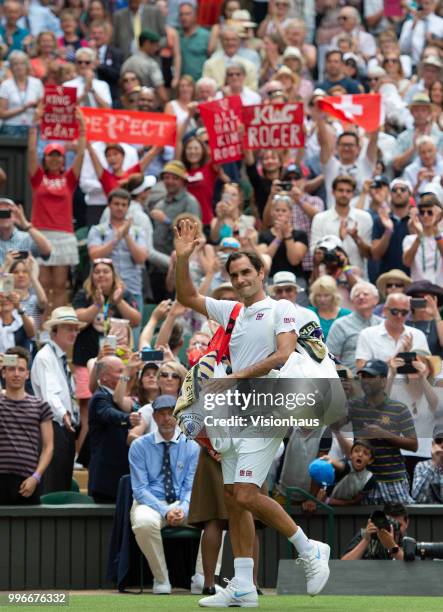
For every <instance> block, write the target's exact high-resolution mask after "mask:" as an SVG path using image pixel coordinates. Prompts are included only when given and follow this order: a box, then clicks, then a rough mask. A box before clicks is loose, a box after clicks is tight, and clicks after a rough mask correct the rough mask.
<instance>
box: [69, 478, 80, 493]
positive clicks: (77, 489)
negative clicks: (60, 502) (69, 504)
mask: <svg viewBox="0 0 443 612" xmlns="http://www.w3.org/2000/svg"><path fill="white" fill-rule="evenodd" d="M71 491H74V492H75V493H80V487H79V486H78V482H77V481H76V479H75V478H73V479H72V480H71Z"/></svg>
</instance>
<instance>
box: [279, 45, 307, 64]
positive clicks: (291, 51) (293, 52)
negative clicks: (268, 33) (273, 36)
mask: <svg viewBox="0 0 443 612" xmlns="http://www.w3.org/2000/svg"><path fill="white" fill-rule="evenodd" d="M288 57H296V58H297V59H298V60H300V61H302V60H303V55H302V54H301V51H300V49H298V48H297V47H290V46H289V47H286V49H285V50H284V52H283V59H284V60H285V59H287V58H288Z"/></svg>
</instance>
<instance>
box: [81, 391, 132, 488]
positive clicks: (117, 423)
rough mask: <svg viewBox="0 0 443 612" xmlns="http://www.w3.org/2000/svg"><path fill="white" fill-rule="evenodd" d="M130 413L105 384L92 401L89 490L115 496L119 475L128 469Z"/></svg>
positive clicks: (90, 410) (90, 413) (90, 406)
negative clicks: (123, 409)
mask: <svg viewBox="0 0 443 612" xmlns="http://www.w3.org/2000/svg"><path fill="white" fill-rule="evenodd" d="M129 427H130V425H129V415H128V414H126V413H125V412H122V411H121V410H120V408H119V407H118V406H117V404H115V403H114V401H113V399H112V395H111V393H110V392H109V391H107V390H106V389H103V388H102V387H101V388H100V389H99V390H98V391H96V392H95V393H94V395H93V396H92V397H91V399H90V401H89V439H90V445H91V461H90V463H89V483H88V493H89V495H93V494H94V493H101V494H102V495H109V496H113V497H116V496H117V488H118V483H119V480H120V478H121V477H122V476H123V475H124V474H128V472H129V463H128V450H129V448H128V445H127V443H126V438H127V435H128V429H129Z"/></svg>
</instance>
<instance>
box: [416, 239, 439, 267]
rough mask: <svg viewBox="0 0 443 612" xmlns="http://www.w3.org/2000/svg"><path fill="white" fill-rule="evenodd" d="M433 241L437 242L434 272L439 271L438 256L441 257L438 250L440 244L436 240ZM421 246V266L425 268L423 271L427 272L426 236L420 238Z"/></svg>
mask: <svg viewBox="0 0 443 612" xmlns="http://www.w3.org/2000/svg"><path fill="white" fill-rule="evenodd" d="M433 242H434V244H435V251H434V266H433V267H434V272H437V268H438V258H439V255H440V252H439V250H438V246H437V243H436V242H435V240H434V241H433ZM420 247H421V267H422V269H423V272H426V256H425V239H424V238H421V239H420Z"/></svg>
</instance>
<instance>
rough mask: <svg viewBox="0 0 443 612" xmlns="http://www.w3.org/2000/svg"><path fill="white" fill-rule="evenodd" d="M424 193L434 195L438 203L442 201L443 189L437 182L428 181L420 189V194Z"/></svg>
mask: <svg viewBox="0 0 443 612" xmlns="http://www.w3.org/2000/svg"><path fill="white" fill-rule="evenodd" d="M425 193H432V194H433V195H435V196H436V198H437V199H438V201H439V202H440V205H441V204H442V203H443V189H442V188H441V187H440V185H439V184H438V183H434V182H432V183H428V184H427V185H426V186H425V187H423V188H422V189H420V195H421V196H422V195H425Z"/></svg>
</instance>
